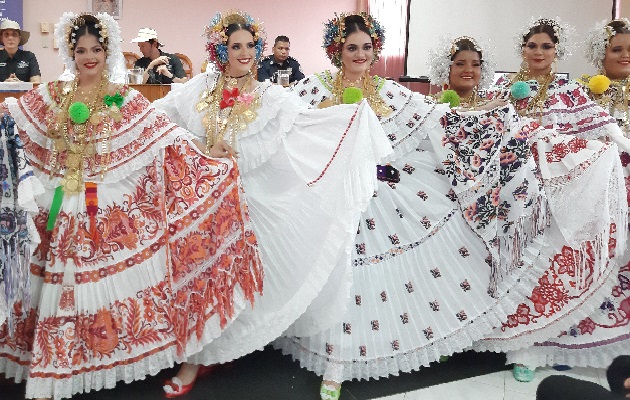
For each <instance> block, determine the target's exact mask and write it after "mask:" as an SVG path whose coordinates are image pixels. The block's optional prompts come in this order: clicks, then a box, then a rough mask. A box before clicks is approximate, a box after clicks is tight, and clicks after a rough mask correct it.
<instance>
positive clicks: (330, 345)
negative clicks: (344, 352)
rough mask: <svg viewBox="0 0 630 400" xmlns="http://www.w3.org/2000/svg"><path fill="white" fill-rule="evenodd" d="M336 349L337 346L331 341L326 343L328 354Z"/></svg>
mask: <svg viewBox="0 0 630 400" xmlns="http://www.w3.org/2000/svg"><path fill="white" fill-rule="evenodd" d="M334 350H335V346H333V345H332V344H330V343H326V354H328V355H331V354H332V353H333V351H334Z"/></svg>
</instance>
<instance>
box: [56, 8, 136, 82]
mask: <svg viewBox="0 0 630 400" xmlns="http://www.w3.org/2000/svg"><path fill="white" fill-rule="evenodd" d="M84 15H91V16H92V17H94V18H96V19H97V20H98V23H97V25H95V27H96V28H97V29H99V31H100V34H101V43H103V47H105V49H106V59H105V63H106V64H107V73H108V76H109V80H110V82H114V83H124V82H125V74H126V71H127V67H126V64H125V57H124V55H123V53H122V50H121V47H120V44H121V42H122V38H121V36H120V27H119V26H118V23H117V22H116V21H115V20H114V18H112V16H111V15H109V14H107V13H98V14H96V15H92V14H75V13H73V12H65V13H64V14H63V15H62V16H61V18H59V22H58V23H56V24H55V40H56V42H57V45H58V46H59V55H60V56H61V60H62V61H63V63H64V65H65V67H66V68H65V70H64V72H63V74H61V76H60V77H59V80H62V81H71V80H73V79H74V78H75V76H76V73H77V69H76V64H75V62H74V46H75V45H76V36H75V35H76V33H75V31H76V30H77V29H78V28H79V24H82V23H84V22H83V21H82V20H81V18H82V17H83V16H84ZM105 41H106V43H105Z"/></svg>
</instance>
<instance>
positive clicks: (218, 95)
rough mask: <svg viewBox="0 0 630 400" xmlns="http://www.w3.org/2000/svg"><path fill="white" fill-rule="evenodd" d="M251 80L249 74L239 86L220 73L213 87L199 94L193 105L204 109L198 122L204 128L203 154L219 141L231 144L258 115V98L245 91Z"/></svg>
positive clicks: (198, 108)
mask: <svg viewBox="0 0 630 400" xmlns="http://www.w3.org/2000/svg"><path fill="white" fill-rule="evenodd" d="M251 81H252V75H251V73H250V74H248V76H247V80H246V81H245V84H244V85H243V87H242V88H241V89H239V88H238V81H237V80H236V78H233V77H229V76H227V75H225V74H224V75H221V77H219V79H218V82H217V83H216V85H215V87H214V88H212V89H210V88H208V89H206V90H204V91H203V92H202V93H201V96H200V99H199V102H197V107H196V108H197V111H198V112H200V113H201V112H204V111H205V115H204V117H203V119H202V121H203V126H204V128H205V129H206V153H208V154H209V153H210V148H211V147H212V146H213V145H214V144H216V143H218V142H220V141H223V140H225V141H226V142H227V143H228V144H229V145H230V146H231V147H235V145H236V139H237V135H238V133H239V132H242V131H244V130H245V129H247V125H248V124H249V123H251V122H252V121H254V120H255V119H256V117H257V116H258V113H257V110H258V108H260V98H259V96H258V95H257V94H255V93H250V92H247V91H246V88H247V87H248V86H249V84H250V83H251ZM226 135H228V137H227V138H226Z"/></svg>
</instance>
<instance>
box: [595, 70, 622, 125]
mask: <svg viewBox="0 0 630 400" xmlns="http://www.w3.org/2000/svg"><path fill="white" fill-rule="evenodd" d="M629 92H630V81H629V80H628V79H620V80H612V81H611V82H610V87H609V88H608V90H606V91H605V92H604V93H602V94H600V95H595V94H592V96H593V99H594V100H595V101H597V103H598V104H599V105H600V106H602V107H604V108H605V109H607V110H608V112H609V114H610V115H611V116H612V117H613V118H615V119H616V120H617V124H618V125H619V126H620V127H621V128H622V129H623V131H624V135H626V136H628V134H630V115H629V110H628V105H629V102H630V93H629Z"/></svg>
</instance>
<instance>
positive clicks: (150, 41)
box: [147, 39, 160, 47]
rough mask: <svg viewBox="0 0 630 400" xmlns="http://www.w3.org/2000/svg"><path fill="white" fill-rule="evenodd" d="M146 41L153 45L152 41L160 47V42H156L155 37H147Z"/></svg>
mask: <svg viewBox="0 0 630 400" xmlns="http://www.w3.org/2000/svg"><path fill="white" fill-rule="evenodd" d="M147 42H149V44H150V45H151V46H153V43H157V44H158V45H157V47H160V42H158V41H157V40H156V39H149V40H147Z"/></svg>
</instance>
